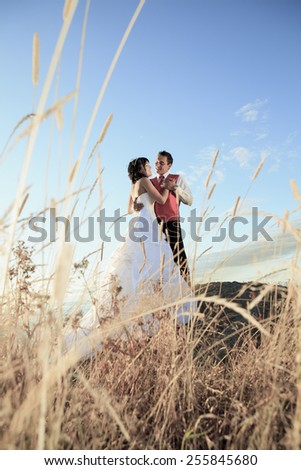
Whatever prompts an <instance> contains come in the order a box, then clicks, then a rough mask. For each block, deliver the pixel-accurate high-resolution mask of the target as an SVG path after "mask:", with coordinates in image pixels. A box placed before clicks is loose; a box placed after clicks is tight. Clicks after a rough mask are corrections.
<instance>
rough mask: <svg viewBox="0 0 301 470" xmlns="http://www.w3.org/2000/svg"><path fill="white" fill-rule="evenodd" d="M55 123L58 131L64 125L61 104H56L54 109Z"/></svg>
mask: <svg viewBox="0 0 301 470" xmlns="http://www.w3.org/2000/svg"><path fill="white" fill-rule="evenodd" d="M55 119H56V125H57V128H58V130H59V131H62V129H63V125H64V113H63V108H62V106H58V107H57V109H56V111H55Z"/></svg>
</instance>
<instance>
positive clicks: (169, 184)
mask: <svg viewBox="0 0 301 470" xmlns="http://www.w3.org/2000/svg"><path fill="white" fill-rule="evenodd" d="M163 187H164V188H166V189H168V190H169V191H175V190H176V188H177V184H176V181H175V180H174V179H172V178H168V177H167V178H166V180H165V181H164V185H163Z"/></svg>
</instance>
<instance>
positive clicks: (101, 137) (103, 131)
mask: <svg viewBox="0 0 301 470" xmlns="http://www.w3.org/2000/svg"><path fill="white" fill-rule="evenodd" d="M112 119H113V114H110V115H109V116H108V117H107V119H106V122H105V124H104V126H103V128H102V131H101V133H100V136H99V138H98V139H97V142H96V144H95V145H94V147H93V149H92V151H91V153H90V155H89V158H88V160H89V159H90V158H92V156H93V154H94V152H95V150H96V148H97V145H99V144H101V142H102V141H103V139H104V137H105V135H106V133H107V130H108V128H109V126H110V124H111V121H112Z"/></svg>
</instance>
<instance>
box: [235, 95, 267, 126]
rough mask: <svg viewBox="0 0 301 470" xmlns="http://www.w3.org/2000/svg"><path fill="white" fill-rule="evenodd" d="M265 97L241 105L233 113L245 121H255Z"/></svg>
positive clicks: (264, 102) (265, 101)
mask: <svg viewBox="0 0 301 470" xmlns="http://www.w3.org/2000/svg"><path fill="white" fill-rule="evenodd" d="M267 101H268V100H267V99H265V100H259V99H257V100H256V101H255V102H254V103H248V104H245V105H244V106H242V107H241V108H240V109H239V110H238V111H236V113H235V115H236V116H238V117H241V118H242V120H243V121H245V122H255V121H257V120H258V118H259V109H260V108H261V107H262V106H263V105H264V104H266V103H267Z"/></svg>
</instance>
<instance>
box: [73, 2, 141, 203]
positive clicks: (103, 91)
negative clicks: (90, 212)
mask: <svg viewBox="0 0 301 470" xmlns="http://www.w3.org/2000/svg"><path fill="white" fill-rule="evenodd" d="M144 3H145V0H140V2H139V5H138V6H137V8H136V10H135V12H134V14H133V16H132V19H131V21H130V22H129V24H128V26H127V28H126V31H125V33H124V35H123V37H122V39H121V41H120V44H119V46H118V48H117V51H116V53H115V55H114V57H113V60H112V62H111V65H110V67H109V70H108V72H107V75H106V77H105V79H104V82H103V84H102V87H101V89H100V92H99V95H98V97H97V100H96V103H95V105H94V109H93V111H92V114H91V117H90V121H89V123H88V127H87V129H86V132H85V135H84V139H83V143H82V146H81V149H80V152H79V157H78V160H79V162H81V160H82V157H83V154H84V151H85V149H86V146H87V143H88V140H89V137H90V133H91V130H92V126H93V123H94V121H95V118H96V115H97V111H98V108H99V106H100V103H101V101H102V99H103V96H104V94H105V91H106V89H107V86H108V84H109V81H110V79H111V76H112V74H113V71H114V69H115V67H116V64H117V62H118V59H119V56H120V54H121V52H122V50H123V48H124V46H125V43H126V41H127V39H128V36H129V34H130V32H131V30H132V29H133V26H134V24H135V22H136V20H137V18H138V16H139V14H140V11H141V10H142V7H143V5H144ZM74 182H75V181H74V180H73V181H72V183H73V184H74ZM71 191H72V188H71ZM67 210H68V208H67V207H66V211H67Z"/></svg>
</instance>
